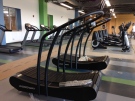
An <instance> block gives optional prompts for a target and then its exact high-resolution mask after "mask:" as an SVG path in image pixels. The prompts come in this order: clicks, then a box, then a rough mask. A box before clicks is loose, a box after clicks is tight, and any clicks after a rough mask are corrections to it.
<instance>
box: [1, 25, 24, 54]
mask: <svg viewBox="0 0 135 101" xmlns="http://www.w3.org/2000/svg"><path fill="white" fill-rule="evenodd" d="M0 30H1V31H2V33H1V34H0V52H4V53H16V52H20V51H21V50H23V48H22V47H17V46H7V45H1V44H2V41H3V38H4V35H5V32H7V31H12V30H8V29H7V28H6V26H3V25H0Z"/></svg>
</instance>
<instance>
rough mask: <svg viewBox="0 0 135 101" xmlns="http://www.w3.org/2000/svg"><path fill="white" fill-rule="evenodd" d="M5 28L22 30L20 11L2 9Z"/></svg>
mask: <svg viewBox="0 0 135 101" xmlns="http://www.w3.org/2000/svg"><path fill="white" fill-rule="evenodd" d="M3 12H4V20H5V26H6V27H7V28H8V29H10V30H15V31H19V30H22V26H21V10H20V9H17V8H11V7H5V6H4V7H3Z"/></svg>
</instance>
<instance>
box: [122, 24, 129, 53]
mask: <svg viewBox="0 0 135 101" xmlns="http://www.w3.org/2000/svg"><path fill="white" fill-rule="evenodd" d="M130 25H131V22H129V23H127V24H126V25H125V26H124V25H123V26H121V29H122V33H121V34H122V39H123V47H122V52H129V51H130V44H129V39H128V36H127V30H128V29H129V27H130Z"/></svg>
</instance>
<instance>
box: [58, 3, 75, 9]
mask: <svg viewBox="0 0 135 101" xmlns="http://www.w3.org/2000/svg"><path fill="white" fill-rule="evenodd" d="M60 5H62V6H64V7H67V8H69V9H72V8H73V7H71V6H68V5H66V4H64V3H60Z"/></svg>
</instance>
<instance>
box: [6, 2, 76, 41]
mask: <svg viewBox="0 0 135 101" xmlns="http://www.w3.org/2000/svg"><path fill="white" fill-rule="evenodd" d="M3 5H4V6H8V7H13V8H19V9H21V20H22V31H13V32H6V43H11V42H18V41H22V40H23V38H24V35H25V33H26V30H25V28H24V24H25V23H31V24H33V25H35V26H38V27H39V7H38V0H3ZM74 13H75V11H74V10H67V9H66V8H64V7H60V6H58V5H55V4H53V3H51V2H49V3H48V14H50V15H53V21H54V25H56V26H59V25H61V24H63V23H65V22H67V21H68V19H69V18H70V19H73V18H74ZM33 15H34V16H35V17H33ZM31 35H32V33H30V34H29V36H28V39H30V38H31ZM38 37H39V33H37V34H36V37H35V38H38Z"/></svg>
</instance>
